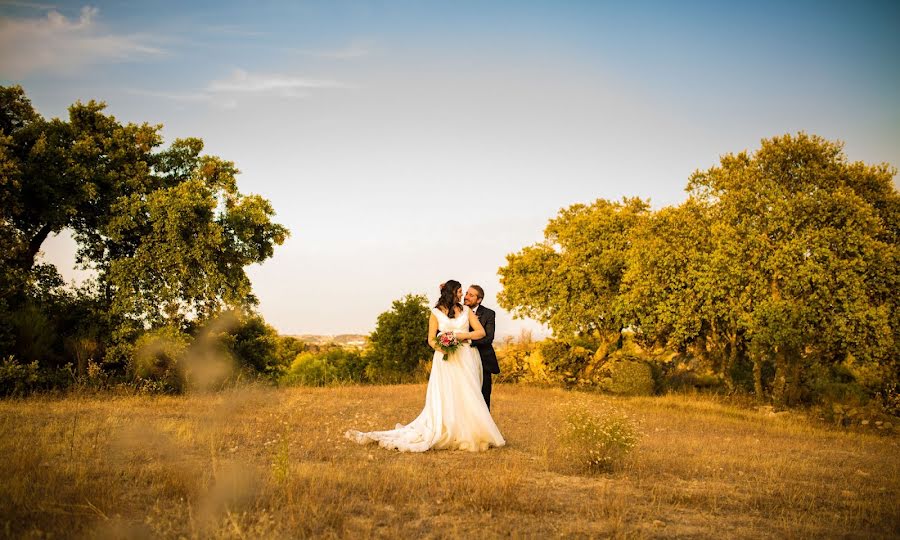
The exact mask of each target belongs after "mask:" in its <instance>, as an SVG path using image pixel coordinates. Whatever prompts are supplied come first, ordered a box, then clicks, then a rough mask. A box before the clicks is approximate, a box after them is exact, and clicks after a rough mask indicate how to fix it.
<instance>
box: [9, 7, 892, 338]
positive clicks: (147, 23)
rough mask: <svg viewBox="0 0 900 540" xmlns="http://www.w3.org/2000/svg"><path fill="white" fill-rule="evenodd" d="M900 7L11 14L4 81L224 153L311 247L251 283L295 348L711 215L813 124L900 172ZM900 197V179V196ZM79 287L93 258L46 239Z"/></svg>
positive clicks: (296, 244) (501, 328)
mask: <svg viewBox="0 0 900 540" xmlns="http://www.w3.org/2000/svg"><path fill="white" fill-rule="evenodd" d="M898 24H900V3H898V2H872V1H870V2H866V1H859V2H829V1H797V2H787V1H779V2H767V1H753V2H750V1H748V2H696V1H684V2H671V1H660V2H642V1H637V2H627V3H626V2H611V1H609V2H607V1H601V0H597V1H590V2H578V1H572V0H569V1H565V0H561V1H550V0H548V1H545V2H535V1H527V0H519V1H514V2H513V1H510V2H501V1H493V2H492V1H487V0H482V1H474V2H468V1H454V2H429V1H412V0H408V1H404V0H398V1H389V0H385V1H377V2H376V1H362V0H360V1H341V0H331V1H326V0H323V1H312V2H303V1H261V2H223V1H217V2H167V1H154V2H130V1H111V2H93V3H81V2H77V3H69V2H53V1H47V2H29V1H12V2H10V1H2V0H0V84H2V85H10V84H20V85H22V86H23V88H24V89H25V92H26V94H27V95H28V97H29V98H30V99H31V100H32V102H33V104H34V106H35V107H36V108H37V109H38V111H39V112H40V113H41V114H43V115H44V116H45V117H48V118H50V117H65V116H66V114H67V113H66V108H67V107H68V106H69V105H70V104H72V103H74V102H75V101H77V100H81V101H87V100H90V99H96V100H100V101H104V102H106V103H107V112H108V113H110V114H113V115H114V116H115V117H116V118H117V119H119V120H120V121H123V122H135V123H143V122H148V123H151V124H162V125H163V126H164V127H163V129H162V134H163V136H164V137H165V140H166V141H168V142H170V141H172V140H174V139H176V138H179V137H200V138H201V139H203V141H204V142H205V152H206V153H208V154H211V155H217V156H220V157H222V158H224V159H227V160H230V161H233V162H235V164H236V165H237V167H238V168H239V169H240V170H241V174H240V176H239V177H238V186H239V189H240V190H241V192H243V193H257V194H260V195H262V196H264V197H265V198H267V199H269V200H270V201H271V202H272V203H273V205H274V207H275V210H276V213H277V215H276V217H275V220H276V221H277V222H279V223H281V224H283V225H285V226H287V227H288V228H289V229H290V231H291V237H290V238H289V239H288V240H287V241H286V242H285V244H284V245H282V246H280V247H278V248H276V251H275V255H274V257H273V258H271V259H269V260H267V261H265V262H264V263H262V264H260V265H253V266H251V267H249V268H248V269H247V272H248V275H249V276H250V278H251V280H252V282H253V287H254V292H255V294H256V295H257V296H258V297H259V300H260V305H259V311H260V312H261V313H262V315H263V316H264V317H265V318H266V320H267V321H268V322H269V323H270V324H272V325H273V326H275V327H276V328H277V329H278V330H279V331H280V332H282V333H285V334H341V333H369V332H371V331H372V330H373V329H374V326H375V321H376V318H377V316H378V314H380V313H382V312H384V311H386V310H388V309H390V307H391V303H392V301H394V300H396V299H399V298H401V297H403V296H404V295H406V294H424V295H426V296H427V297H428V298H429V299H430V301H431V302H432V303H433V302H434V301H436V299H437V288H438V284H439V283H441V282H444V281H446V280H448V279H456V280H458V281H460V282H462V283H463V284H464V286H465V285H468V284H472V283H478V284H480V285H482V286H483V287H484V289H485V291H486V298H485V301H484V305H486V306H489V307H492V308H494V309H497V311H498V316H497V334H498V335H499V336H503V335H513V336H516V335H518V334H519V333H520V332H521V331H523V330H525V331H531V332H532V333H533V334H534V335H535V336H536V337H541V336H544V335H546V334H547V333H548V329H546V328H545V327H543V326H541V325H540V324H538V323H537V322H535V321H532V320H528V319H513V318H512V317H511V315H510V314H509V313H508V312H506V311H505V310H503V309H500V308H499V307H498V306H497V303H496V299H495V295H496V294H497V292H498V291H499V290H500V283H499V277H498V274H497V270H498V268H500V267H501V266H503V265H504V264H505V262H506V255H507V254H510V253H515V252H517V251H519V250H521V249H522V248H524V247H526V246H528V245H531V244H534V243H536V242H540V241H542V239H543V229H544V227H545V226H546V224H547V221H548V220H549V219H551V218H552V217H554V216H555V215H556V214H557V213H558V212H559V210H560V209H562V208H565V207H567V206H570V205H572V204H576V203H590V202H592V201H594V200H596V199H597V198H606V199H620V198H622V197H624V196H629V197H630V196H638V197H642V198H646V199H650V201H651V204H652V205H653V207H654V208H661V207H664V206H668V205H677V204H679V203H680V202H682V201H683V200H685V199H686V194H685V192H684V188H685V185H686V183H687V179H688V176H689V175H690V174H691V173H692V172H693V171H695V170H697V169H707V168H709V167H712V166H714V165H716V164H717V163H718V160H719V157H720V156H721V155H723V154H727V153H734V152H740V151H743V150H749V151H753V150H755V149H756V148H758V147H759V144H760V140H762V139H764V138H771V137H774V136H777V135H783V134H785V133H796V132H798V131H805V132H807V133H812V134H817V135H821V136H823V137H825V138H827V139H831V140H841V141H843V142H844V143H845V151H846V154H847V156H848V158H849V159H850V160H852V161H857V160H859V161H864V162H867V163H882V162H888V163H890V164H892V165H893V166H895V167H896V166H898V165H900V32H897V31H896V28H897V27H898ZM895 185H896V178H895ZM43 248H44V249H43V257H44V260H45V261H49V262H52V263H54V264H56V265H57V267H58V268H59V270H60V272H61V273H62V274H63V276H64V277H66V278H67V279H70V280H76V281H77V280H79V279H83V277H84V273H83V272H81V271H79V270H77V269H74V268H73V265H74V253H75V249H76V247H75V245H74V243H73V241H72V240H71V238H70V237H69V236H68V235H67V234H65V233H63V234H60V235H59V236H56V237H53V238H50V239H48V241H47V242H45V245H44V246H43Z"/></svg>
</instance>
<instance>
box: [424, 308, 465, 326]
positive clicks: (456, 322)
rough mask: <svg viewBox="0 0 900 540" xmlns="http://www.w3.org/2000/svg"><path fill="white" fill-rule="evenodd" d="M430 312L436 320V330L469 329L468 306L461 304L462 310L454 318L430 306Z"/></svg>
mask: <svg viewBox="0 0 900 540" xmlns="http://www.w3.org/2000/svg"><path fill="white" fill-rule="evenodd" d="M431 312H432V313H434V316H435V317H437V320H438V330H439V331H441V332H468V331H469V306H463V309H462V312H461V313H460V314H459V315H457V316H456V317H454V318H452V319H451V318H450V317H448V316H447V315H445V314H444V313H443V312H442V311H441V310H439V309H438V308H432V309H431Z"/></svg>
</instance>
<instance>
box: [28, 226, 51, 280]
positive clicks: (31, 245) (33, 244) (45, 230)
mask: <svg viewBox="0 0 900 540" xmlns="http://www.w3.org/2000/svg"><path fill="white" fill-rule="evenodd" d="M52 230H53V225H52V224H50V223H48V224H46V225H44V226H43V227H41V228H40V230H39V231H38V232H37V234H35V235H34V236H33V237H32V238H31V240H30V241H29V242H28V250H27V251H26V252H25V255H24V256H23V257H22V268H24V269H25V270H31V267H33V266H34V258H35V257H36V256H37V254H38V251H40V250H41V244H43V243H44V240H46V239H47V236H49V235H50V231H52Z"/></svg>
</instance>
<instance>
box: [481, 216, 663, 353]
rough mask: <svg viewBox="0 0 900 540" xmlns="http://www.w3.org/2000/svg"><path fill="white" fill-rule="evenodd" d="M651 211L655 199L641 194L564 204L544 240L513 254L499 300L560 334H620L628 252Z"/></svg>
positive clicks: (504, 269)
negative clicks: (621, 289) (635, 233)
mask: <svg viewBox="0 0 900 540" xmlns="http://www.w3.org/2000/svg"><path fill="white" fill-rule="evenodd" d="M648 215H649V204H648V203H647V202H646V201H643V200H641V199H638V198H631V199H623V200H622V202H611V201H607V200H604V199H598V200H597V201H595V202H594V203H592V204H590V205H584V204H575V205H572V206H570V207H568V208H564V209H562V210H561V211H560V212H559V215H557V216H556V217H555V218H553V219H551V220H550V223H549V224H548V225H547V227H546V229H545V230H544V241H543V242H541V243H538V244H535V245H532V246H528V247H526V248H524V249H523V250H522V251H520V252H518V253H513V254H510V255H507V257H506V261H507V264H506V266H504V267H501V268H500V270H499V274H500V283H501V284H502V286H503V290H502V291H501V292H500V294H499V295H498V296H497V301H498V303H499V304H500V305H501V306H502V307H503V308H505V309H508V310H510V311H512V312H513V313H514V314H516V315H520V316H526V317H531V318H533V319H536V320H538V321H540V322H542V323H545V324H547V325H549V326H550V327H551V328H552V329H553V331H554V332H555V333H557V334H558V335H560V336H574V335H577V334H591V333H593V332H599V333H601V334H607V335H609V334H615V335H617V334H618V333H619V331H620V330H621V329H622V327H623V324H624V319H623V316H622V312H621V306H620V304H619V303H618V297H619V292H620V291H619V289H620V286H621V281H622V276H623V274H624V272H625V265H626V253H627V252H628V249H629V247H630V245H631V241H632V234H633V231H634V229H635V227H637V226H638V225H639V224H640V223H641V221H642V220H644V219H646V218H647V216H648Z"/></svg>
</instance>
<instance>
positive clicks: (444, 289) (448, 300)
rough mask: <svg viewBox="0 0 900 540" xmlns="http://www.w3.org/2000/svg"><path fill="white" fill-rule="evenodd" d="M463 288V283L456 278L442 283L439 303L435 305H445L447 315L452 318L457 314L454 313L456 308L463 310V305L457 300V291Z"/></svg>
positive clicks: (437, 306)
mask: <svg viewBox="0 0 900 540" xmlns="http://www.w3.org/2000/svg"><path fill="white" fill-rule="evenodd" d="M461 288H462V284H461V283H460V282H458V281H456V280H454V279H451V280H449V281H447V282H446V283H444V284H443V285H441V297H440V298H439V299H438V301H437V304H435V305H434V307H436V308H439V307H443V308H445V309H446V310H447V316H448V317H450V318H451V319H452V318H453V317H455V316H456V313H454V310H455V309H459V311H460V312H462V306H461V305H459V303H458V302H457V301H456V291H458V290H460V289H461Z"/></svg>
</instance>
